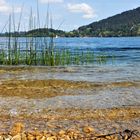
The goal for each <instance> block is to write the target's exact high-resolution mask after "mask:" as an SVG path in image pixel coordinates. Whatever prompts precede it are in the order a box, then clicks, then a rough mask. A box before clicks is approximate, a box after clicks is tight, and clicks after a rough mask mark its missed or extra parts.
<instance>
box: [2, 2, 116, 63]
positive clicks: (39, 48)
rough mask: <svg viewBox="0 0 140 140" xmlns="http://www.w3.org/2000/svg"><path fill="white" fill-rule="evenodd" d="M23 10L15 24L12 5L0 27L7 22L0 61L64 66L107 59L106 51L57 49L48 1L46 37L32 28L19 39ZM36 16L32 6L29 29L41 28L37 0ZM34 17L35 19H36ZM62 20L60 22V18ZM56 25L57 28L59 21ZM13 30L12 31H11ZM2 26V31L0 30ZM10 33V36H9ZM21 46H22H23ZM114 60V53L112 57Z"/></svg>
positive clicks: (45, 25) (99, 61) (45, 26)
mask: <svg viewBox="0 0 140 140" xmlns="http://www.w3.org/2000/svg"><path fill="white" fill-rule="evenodd" d="M22 14H23V6H22V7H21V12H20V15H19V21H18V25H17V28H16V22H15V14H14V8H13V13H12V14H10V15H9V19H8V23H9V24H8V23H6V24H5V26H4V28H3V30H4V29H5V28H6V26H7V24H8V40H7V41H8V43H7V45H8V50H5V49H1V50H0V65H43V66H64V65H87V64H93V63H97V64H105V63H107V61H109V59H108V56H107V55H106V54H96V55H95V53H94V51H91V50H88V49H87V50H78V49H76V48H75V49H74V50H71V49H60V48H57V46H55V43H54V36H56V35H55V34H54V33H53V31H52V30H49V24H50V29H53V21H52V15H51V16H50V14H49V4H48V7H47V14H46V20H45V24H44V28H46V29H47V30H46V31H47V34H49V35H50V36H49V37H41V38H39V37H34V35H33V32H32V34H30V36H29V37H27V36H26V37H25V38H24V42H23V43H22V42H21V41H20V39H19V36H18V33H19V31H20V26H21V20H22ZM36 14H37V18H35V17H33V11H32V8H31V10H30V16H29V27H28V30H33V29H35V28H37V29H38V31H39V29H40V13H39V5H38V0H37V13H36ZM36 19H37V21H36ZM62 23H63V22H62ZM62 23H61V24H60V25H59V27H58V28H60V26H61V25H62ZM12 28H13V32H14V33H15V34H12ZM3 30H2V31H3ZM12 35H13V36H12ZM23 46H24V49H23ZM113 60H114V57H113Z"/></svg>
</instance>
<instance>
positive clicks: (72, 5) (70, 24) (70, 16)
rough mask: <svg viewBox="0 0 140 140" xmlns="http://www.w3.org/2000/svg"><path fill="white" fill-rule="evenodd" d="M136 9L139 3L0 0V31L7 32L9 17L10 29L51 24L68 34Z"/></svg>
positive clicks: (125, 0) (131, 0) (121, 0)
mask: <svg viewBox="0 0 140 140" xmlns="http://www.w3.org/2000/svg"><path fill="white" fill-rule="evenodd" d="M37 3H38V4H37ZM37 5H38V8H37ZM48 5H49V6H48ZM137 7H140V0H0V32H6V31H7V30H8V28H9V23H8V22H9V17H10V15H11V23H12V24H11V25H12V27H11V28H12V29H13V30H14V29H15V30H18V28H19V30H20V31H23V30H28V29H31V28H33V27H46V24H49V27H51V22H52V26H53V28H54V29H60V30H64V31H71V30H74V29H77V28H78V27H80V26H83V25H87V24H90V23H92V22H95V21H99V20H101V19H104V18H107V17H110V16H113V15H115V14H118V13H121V12H123V11H127V10H131V9H134V8H137ZM37 9H38V11H39V14H37ZM47 11H49V17H50V18H46V17H48V16H47V15H48V14H47V13H48V12H47ZM21 13H22V14H21ZM31 13H32V14H31ZM20 17H21V20H20ZM37 19H39V20H37ZM48 19H49V20H48ZM19 21H20V22H19ZM29 21H31V22H29ZM38 21H40V22H38ZM48 21H49V22H48ZM19 23H20V24H19ZM29 23H30V24H29ZM13 25H15V26H13Z"/></svg>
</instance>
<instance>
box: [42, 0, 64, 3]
mask: <svg viewBox="0 0 140 140" xmlns="http://www.w3.org/2000/svg"><path fill="white" fill-rule="evenodd" d="M40 2H41V3H62V2H63V0H40Z"/></svg>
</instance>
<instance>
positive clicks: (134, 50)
mask: <svg viewBox="0 0 140 140" xmlns="http://www.w3.org/2000/svg"><path fill="white" fill-rule="evenodd" d="M37 40H38V42H40V38H38V39H37ZM6 41H7V38H0V48H1V49H2V48H3V47H5V49H6V45H5V44H6ZM24 41H25V38H19V42H21V43H22V45H21V46H20V47H21V49H23V50H24V49H25V46H24V45H25V43H24ZM54 44H55V48H59V49H64V48H66V49H70V50H75V49H76V50H78V51H81V50H82V51H83V50H88V51H94V53H95V54H106V55H107V56H114V57H113V58H114V59H113V60H112V58H111V59H110V60H109V61H108V62H107V63H106V64H88V65H84V66H75V65H74V66H68V67H67V66H66V67H67V68H66V67H56V68H55V69H56V72H53V74H52V72H51V69H50V73H48V74H45V72H43V71H42V72H40V73H38V74H36V76H30V78H39V79H46V78H55V79H65V80H78V81H92V82H93V81H95V82H99V81H100V82H102V81H137V80H139V79H140V37H126V38H125V37H124V38H56V39H54ZM38 47H39V48H38V49H42V48H41V47H42V46H40V45H39V46H38ZM48 68H49V67H48ZM62 69H64V71H65V69H68V70H66V71H72V72H63V70H62ZM69 69H70V70H69ZM26 75H27V76H26ZM26 75H25V76H23V77H24V78H25V77H26V78H29V77H28V73H27V74H26ZM21 77H22V76H21Z"/></svg>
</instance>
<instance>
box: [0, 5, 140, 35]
mask: <svg viewBox="0 0 140 140" xmlns="http://www.w3.org/2000/svg"><path fill="white" fill-rule="evenodd" d="M0 36H9V33H4V34H3V33H2V34H0ZM10 36H33V37H34V36H37V37H42V36H54V37H55V36H60V37H101V36H102V37H117V36H118V37H119V36H122V37H123V36H140V7H138V8H136V9H133V10H129V11H126V12H123V13H121V14H117V15H115V16H112V17H109V18H107V19H103V20H100V21H98V22H93V23H91V24H89V25H85V26H82V27H79V28H78V29H77V30H73V31H70V32H65V31H62V30H55V29H46V28H40V29H34V30H30V31H27V32H15V33H10Z"/></svg>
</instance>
